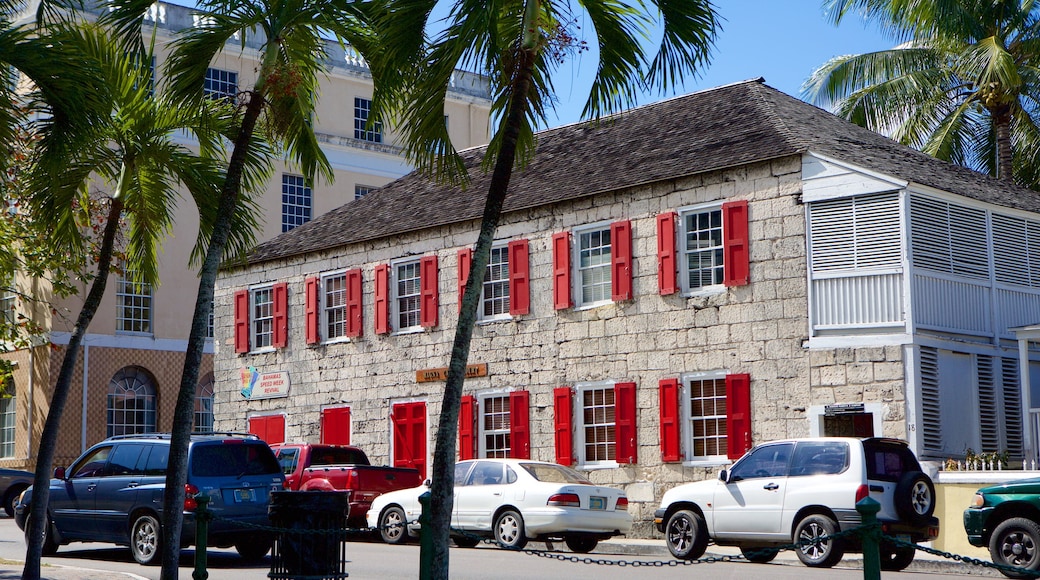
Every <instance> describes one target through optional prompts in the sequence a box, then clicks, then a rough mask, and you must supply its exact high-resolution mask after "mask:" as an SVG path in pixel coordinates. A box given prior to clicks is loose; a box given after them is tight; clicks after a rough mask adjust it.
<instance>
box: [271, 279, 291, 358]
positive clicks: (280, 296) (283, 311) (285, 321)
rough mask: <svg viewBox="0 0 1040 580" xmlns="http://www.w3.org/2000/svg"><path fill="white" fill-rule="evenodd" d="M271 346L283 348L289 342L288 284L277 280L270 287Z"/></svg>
mask: <svg viewBox="0 0 1040 580" xmlns="http://www.w3.org/2000/svg"><path fill="white" fill-rule="evenodd" d="M271 295H272V296H271V297H272V299H273V301H274V303H273V304H272V305H271V315H272V319H273V320H272V321H271V323H272V329H271V346H273V347H275V348H285V345H287V344H288V343H289V285H288V284H286V283H285V282H279V283H277V284H275V285H274V286H272V287H271Z"/></svg>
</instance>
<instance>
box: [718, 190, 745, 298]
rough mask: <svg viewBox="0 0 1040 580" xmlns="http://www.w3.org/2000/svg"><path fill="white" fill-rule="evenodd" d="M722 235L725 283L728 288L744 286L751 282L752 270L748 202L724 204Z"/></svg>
mask: <svg viewBox="0 0 1040 580" xmlns="http://www.w3.org/2000/svg"><path fill="white" fill-rule="evenodd" d="M722 235H723V237H724V238H725V239H724V240H723V242H722V254H723V256H722V262H723V266H724V268H725V273H724V274H723V276H722V277H723V282H724V283H725V284H726V286H743V285H744V284H747V283H748V281H749V278H750V268H751V266H750V264H751V245H750V243H749V240H748V203H747V201H746V200H741V201H731V202H726V203H724V204H722Z"/></svg>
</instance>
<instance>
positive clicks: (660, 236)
mask: <svg viewBox="0 0 1040 580" xmlns="http://www.w3.org/2000/svg"><path fill="white" fill-rule="evenodd" d="M675 219H676V214H675V212H674V211H670V212H666V213H662V214H659V215H658V216H657V291H658V292H659V293H660V294H661V295H662V296H667V295H669V294H675V293H676V292H678V291H679V284H678V278H677V272H678V264H677V263H676V261H675V260H676V257H675V256H676V250H675Z"/></svg>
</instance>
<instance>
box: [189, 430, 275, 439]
mask: <svg viewBox="0 0 1040 580" xmlns="http://www.w3.org/2000/svg"><path fill="white" fill-rule="evenodd" d="M199 435H201V436H203V437H206V436H221V437H245V438H246V439H259V438H260V436H259V435H257V434H256V433H239V432H237V431H196V432H193V433H192V434H191V436H192V437H196V436H199Z"/></svg>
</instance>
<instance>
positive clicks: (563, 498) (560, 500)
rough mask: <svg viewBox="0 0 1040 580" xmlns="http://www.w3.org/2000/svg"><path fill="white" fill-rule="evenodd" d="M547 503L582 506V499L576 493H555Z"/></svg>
mask: <svg viewBox="0 0 1040 580" xmlns="http://www.w3.org/2000/svg"><path fill="white" fill-rule="evenodd" d="M545 505H552V506H557V507H581V499H579V498H578V494H576V493H554V494H553V495H550V496H549V501H547V502H545Z"/></svg>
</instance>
